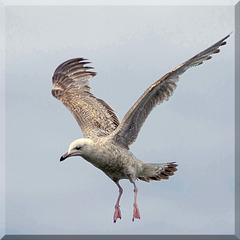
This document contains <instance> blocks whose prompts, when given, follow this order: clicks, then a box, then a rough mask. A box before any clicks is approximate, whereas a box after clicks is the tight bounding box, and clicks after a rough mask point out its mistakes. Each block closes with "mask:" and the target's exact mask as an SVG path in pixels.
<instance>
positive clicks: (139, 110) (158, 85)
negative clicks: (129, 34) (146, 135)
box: [111, 34, 230, 148]
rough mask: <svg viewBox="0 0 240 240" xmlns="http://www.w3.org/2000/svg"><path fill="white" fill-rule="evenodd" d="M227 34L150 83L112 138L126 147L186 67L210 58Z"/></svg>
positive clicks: (167, 96)
mask: <svg viewBox="0 0 240 240" xmlns="http://www.w3.org/2000/svg"><path fill="white" fill-rule="evenodd" d="M229 36H230V34H229V35H228V36H226V37H225V38H223V39H222V40H220V41H218V42H217V43H216V44H214V45H212V46H211V47H209V48H207V49H206V50H204V51H203V52H201V53H199V54H197V55H196V56H194V57H193V58H191V59H189V60H188V61H186V62H184V63H183V64H181V65H179V66H178V67H176V68H175V69H173V70H172V71H171V72H169V73H167V74H166V75H164V76H163V77H162V78H161V79H159V80H158V81H156V82H155V83H154V84H152V85H151V86H150V87H149V88H148V89H147V90H146V91H145V92H144V93H143V95H142V96H141V97H140V98H139V99H138V101H137V102H136V103H135V104H134V105H133V106H132V108H131V109H130V110H129V111H128V112H127V113H126V115H125V116H124V118H123V120H122V122H121V123H120V125H119V126H118V128H117V129H116V130H115V131H114V132H113V133H112V134H111V137H112V138H113V140H114V141H115V142H117V143H118V144H120V145H121V146H124V147H126V148H128V146H129V145H130V144H132V143H133V142H134V141H135V140H136V138H137V136H138V133H139V131H140V129H141V127H142V125H143V123H144V121H145V120H146V118H147V117H148V115H149V113H150V112H151V110H152V109H153V108H154V107H155V106H156V105H157V104H160V103H161V102H163V101H164V100H168V98H169V97H170V96H171V95H172V93H173V91H174V89H175V88H176V83H177V81H178V79H179V76H180V75H181V74H183V73H184V72H185V71H186V70H187V69H189V68H191V67H195V66H198V65H200V64H202V63H203V61H205V60H209V59H210V58H212V57H211V56H210V55H212V54H214V53H218V52H219V51H220V50H219V47H220V46H222V45H225V44H226V42H225V39H227V38H228V37H229Z"/></svg>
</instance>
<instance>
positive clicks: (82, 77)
mask: <svg viewBox="0 0 240 240" xmlns="http://www.w3.org/2000/svg"><path fill="white" fill-rule="evenodd" d="M85 60H86V59H84V58H74V59H70V60H68V61H66V62H64V63H62V64H61V65H60V66H59V67H57V68H56V70H55V72H54V74H53V78H52V83H53V87H54V89H53V90H52V95H53V96H54V97H56V98H57V99H59V100H60V101H62V103H63V104H64V105H65V106H66V107H67V108H68V109H69V110H70V112H71V113H72V114H73V116H74V117H75V119H76V121H77V122H78V124H79V126H80V128H81V130H82V132H83V135H84V137H85V138H96V137H102V136H107V135H109V134H110V133H111V132H112V131H114V130H115V129H116V128H117V126H118V125H119V120H118V118H117V116H116V115H115V113H114V110H113V109H112V108H111V107H110V106H109V105H108V104H107V103H106V102H104V101H103V100H102V99H99V98H96V97H95V96H94V95H93V94H92V93H91V92H90V90H91V89H90V87H89V86H88V84H89V81H88V79H89V78H91V77H94V76H95V75H96V74H97V73H96V72H92V71H89V70H91V69H93V68H92V67H88V66H85V65H86V64H88V63H89V62H86V61H85Z"/></svg>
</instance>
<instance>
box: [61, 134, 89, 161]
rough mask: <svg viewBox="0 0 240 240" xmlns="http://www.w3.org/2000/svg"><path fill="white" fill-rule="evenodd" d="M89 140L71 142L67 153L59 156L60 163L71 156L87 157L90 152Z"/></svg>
mask: <svg viewBox="0 0 240 240" xmlns="http://www.w3.org/2000/svg"><path fill="white" fill-rule="evenodd" d="M92 143H93V141H92V140H91V139H87V138H81V139H77V140H75V141H73V142H72V143H71V144H70V146H69V149H68V152H67V153H65V154H64V155H62V156H61V158H60V161H63V160H65V159H66V158H68V157H72V156H84V155H85V156H88V155H89V154H90V152H91V150H92Z"/></svg>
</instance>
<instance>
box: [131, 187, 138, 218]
mask: <svg viewBox="0 0 240 240" xmlns="http://www.w3.org/2000/svg"><path fill="white" fill-rule="evenodd" d="M133 185H134V189H133V191H134V203H133V218H132V221H134V218H138V219H140V212H139V210H138V206H137V192H138V189H137V187H136V184H135V182H133Z"/></svg>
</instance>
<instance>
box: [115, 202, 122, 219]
mask: <svg viewBox="0 0 240 240" xmlns="http://www.w3.org/2000/svg"><path fill="white" fill-rule="evenodd" d="M121 217H122V216H121V211H120V208H119V206H115V212H114V215H113V222H114V223H115V222H116V221H117V219H118V218H120V219H121Z"/></svg>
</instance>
